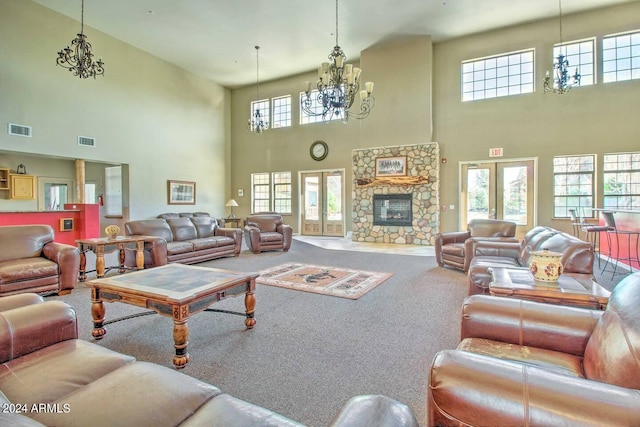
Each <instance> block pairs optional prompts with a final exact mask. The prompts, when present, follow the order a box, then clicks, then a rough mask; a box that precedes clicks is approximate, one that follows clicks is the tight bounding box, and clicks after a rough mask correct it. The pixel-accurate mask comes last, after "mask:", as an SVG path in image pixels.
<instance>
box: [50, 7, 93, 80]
mask: <svg viewBox="0 0 640 427" xmlns="http://www.w3.org/2000/svg"><path fill="white" fill-rule="evenodd" d="M71 46H72V47H73V48H71V47H69V46H67V47H66V48H64V49H62V50H61V51H60V52H58V58H57V59H56V62H57V64H58V65H60V66H62V67H64V68H66V69H68V70H69V71H71V72H72V73H73V75H74V76H78V77H80V78H81V79H86V78H87V77H93V78H94V79H95V78H96V76H102V75H104V62H102V59H98V60H97V61H96V62H94V61H93V56H94V55H93V52H92V51H91V43H89V42H88V41H87V36H85V35H84V0H82V14H81V21H80V34H78V37H77V38H75V39H73V40H72V41H71Z"/></svg>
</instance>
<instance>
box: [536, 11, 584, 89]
mask: <svg viewBox="0 0 640 427" xmlns="http://www.w3.org/2000/svg"><path fill="white" fill-rule="evenodd" d="M558 8H559V9H560V44H559V49H558V56H557V57H556V58H555V61H554V63H553V81H552V80H551V75H550V74H549V71H547V73H546V74H545V77H544V91H545V92H553V93H557V94H563V93H567V92H569V90H571V88H572V87H573V86H579V85H580V73H579V72H578V68H577V67H576V71H575V73H574V74H573V75H570V74H569V61H568V60H567V57H566V56H565V55H564V54H563V53H562V49H563V48H564V49H565V52H566V48H565V46H563V45H562V0H558Z"/></svg>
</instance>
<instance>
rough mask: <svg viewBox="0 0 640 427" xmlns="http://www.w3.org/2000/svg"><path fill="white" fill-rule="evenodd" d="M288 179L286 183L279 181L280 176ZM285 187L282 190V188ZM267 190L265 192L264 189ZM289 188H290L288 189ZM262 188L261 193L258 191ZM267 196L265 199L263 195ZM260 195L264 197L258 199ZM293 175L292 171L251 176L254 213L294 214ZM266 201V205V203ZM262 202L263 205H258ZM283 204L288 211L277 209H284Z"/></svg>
mask: <svg viewBox="0 0 640 427" xmlns="http://www.w3.org/2000/svg"><path fill="white" fill-rule="evenodd" d="M279 175H282V176H283V177H288V179H285V180H284V181H281V180H280V179H278V176H279ZM258 180H260V182H257V181H258ZM283 186H284V187H285V189H284V190H283V189H281V188H280V187H283ZM265 187H266V188H267V190H266V191H264V188H265ZM287 187H288V188H287ZM258 188H261V189H262V190H261V191H256V190H257V189H258ZM265 193H266V194H267V197H266V198H265V197H264V196H263V195H264V194H265ZM283 193H284V194H286V196H285V197H281V196H279V195H280V194H283ZM257 195H260V196H262V197H256V196H257ZM292 195H293V191H292V173H291V171H281V172H257V173H252V174H251V209H252V213H256V212H266V211H270V212H278V213H279V214H281V215H291V214H292ZM265 201H266V203H265ZM257 202H261V203H257ZM282 204H284V205H286V207H287V208H288V209H286V210H283V209H276V207H279V208H280V207H282Z"/></svg>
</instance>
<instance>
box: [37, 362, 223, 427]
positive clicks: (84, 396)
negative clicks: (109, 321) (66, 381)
mask: <svg viewBox="0 0 640 427" xmlns="http://www.w3.org/2000/svg"><path fill="white" fill-rule="evenodd" d="M219 394H220V390H219V389H218V388H217V387H215V386H213V385H210V384H207V383H204V382H202V381H200V380H197V379H195V378H193V377H190V376H188V375H184V374H182V373H181V372H178V371H176V370H175V369H170V368H167V367H164V366H160V365H156V364H153V363H148V362H135V363H132V364H129V365H127V366H123V367H122V368H120V369H116V370H114V371H112V372H110V373H108V374H106V375H104V376H102V377H100V378H97V379H96V380H95V381H93V382H92V383H90V384H87V385H86V386H85V387H83V388H82V389H81V390H78V391H77V392H75V393H73V394H70V395H66V396H62V397H60V398H59V399H58V400H57V401H55V402H54V403H59V404H60V405H62V404H68V407H69V408H70V409H71V412H70V413H68V414H65V413H48V414H47V413H39V414H36V415H35V416H34V417H33V418H35V419H36V420H38V421H40V422H42V423H44V424H47V425H60V426H62V425H69V424H70V423H69V421H70V418H72V419H73V425H77V426H95V427H97V426H105V427H111V426H177V425H180V424H181V423H182V422H183V421H184V420H185V419H187V418H188V417H189V416H191V414H193V413H194V412H196V411H197V410H198V408H200V407H201V406H202V405H204V404H205V403H206V402H207V401H208V400H210V399H212V398H214V397H215V396H217V395H219ZM213 421H214V420H209V425H213V424H214V423H213Z"/></svg>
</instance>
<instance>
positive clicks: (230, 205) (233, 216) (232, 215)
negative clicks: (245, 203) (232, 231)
mask: <svg viewBox="0 0 640 427" xmlns="http://www.w3.org/2000/svg"><path fill="white" fill-rule="evenodd" d="M225 206H227V207H230V208H231V215H229V218H235V217H236V216H235V215H234V214H233V208H234V207H235V206H239V205H238V202H236V201H235V200H233V199H229V201H228V202H227V204H226V205H225Z"/></svg>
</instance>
